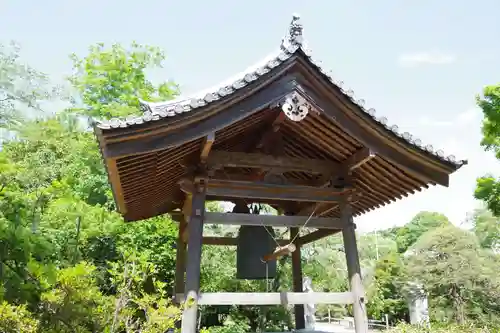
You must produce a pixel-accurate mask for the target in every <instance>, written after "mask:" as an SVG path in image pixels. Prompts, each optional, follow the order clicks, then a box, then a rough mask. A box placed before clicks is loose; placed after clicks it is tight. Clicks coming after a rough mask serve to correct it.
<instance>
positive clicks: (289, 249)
mask: <svg viewBox="0 0 500 333" xmlns="http://www.w3.org/2000/svg"><path fill="white" fill-rule="evenodd" d="M296 249H297V247H296V246H295V244H287V245H284V246H281V247H277V248H276V250H274V252H273V253H268V254H266V255H264V256H263V257H262V261H263V262H266V263H267V262H269V261H271V260H277V259H279V258H281V257H284V256H286V255H289V254H291V253H293V252H295V250H296Z"/></svg>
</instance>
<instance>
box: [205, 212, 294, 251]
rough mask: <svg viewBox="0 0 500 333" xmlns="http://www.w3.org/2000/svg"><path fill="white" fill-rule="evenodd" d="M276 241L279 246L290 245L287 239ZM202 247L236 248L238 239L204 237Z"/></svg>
mask: <svg viewBox="0 0 500 333" xmlns="http://www.w3.org/2000/svg"><path fill="white" fill-rule="evenodd" d="M205 214H206V213H205ZM276 241H277V242H278V244H279V245H280V246H283V245H287V244H289V243H290V240H288V239H277V240H276ZM203 245H225V246H236V245H238V238H233V237H211V236H205V237H203Z"/></svg>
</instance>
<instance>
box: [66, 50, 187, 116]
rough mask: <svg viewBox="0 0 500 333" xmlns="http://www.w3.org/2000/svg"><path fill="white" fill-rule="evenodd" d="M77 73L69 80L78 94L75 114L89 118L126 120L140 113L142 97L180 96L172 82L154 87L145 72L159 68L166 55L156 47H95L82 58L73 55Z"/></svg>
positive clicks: (153, 98)
mask: <svg viewBox="0 0 500 333" xmlns="http://www.w3.org/2000/svg"><path fill="white" fill-rule="evenodd" d="M71 59H72V60H73V66H74V74H73V75H72V76H71V77H70V78H69V81H70V82H71V84H72V86H73V87H74V89H75V90H76V92H77V96H76V97H74V98H73V104H74V108H73V111H74V112H76V113H78V114H81V115H85V116H88V117H93V118H98V119H109V118H112V117H127V116H130V115H134V114H137V113H138V112H140V111H139V98H140V99H143V100H148V101H151V100H157V99H159V100H167V99H171V98H173V97H175V96H177V95H178V94H179V88H178V86H177V85H176V84H175V83H174V82H171V81H167V82H164V83H161V84H159V85H155V84H153V83H152V82H151V81H149V80H148V79H147V78H146V71H147V70H150V69H155V68H160V67H161V66H162V62H163V60H164V59H165V54H164V53H163V52H162V51H161V50H160V49H159V48H157V47H152V46H145V45H139V44H137V43H133V44H132V45H131V47H129V48H125V47H123V46H121V45H120V44H114V45H112V46H111V47H110V48H107V47H106V46H105V45H104V44H101V43H99V44H96V45H93V46H91V47H90V48H89V54H88V55H87V56H86V57H84V58H83V59H81V58H79V57H78V56H77V55H72V57H71Z"/></svg>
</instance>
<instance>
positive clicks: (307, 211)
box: [296, 192, 363, 217]
mask: <svg viewBox="0 0 500 333" xmlns="http://www.w3.org/2000/svg"><path fill="white" fill-rule="evenodd" d="M362 197H363V193H361V192H355V193H353V194H352V196H351V202H353V203H355V202H358V201H359V200H360V199H361V198H362ZM338 206H339V205H338V203H335V204H333V205H332V204H331V203H327V202H317V203H314V204H310V205H308V206H307V207H304V208H302V209H301V210H300V211H298V212H297V213H296V215H308V216H309V215H311V214H312V213H313V212H314V216H317V217H321V216H323V215H325V214H328V213H329V212H331V211H332V210H334V209H336V208H338Z"/></svg>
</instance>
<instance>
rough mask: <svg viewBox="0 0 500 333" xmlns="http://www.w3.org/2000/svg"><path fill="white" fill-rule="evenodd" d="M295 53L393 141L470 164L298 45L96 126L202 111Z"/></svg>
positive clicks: (444, 161)
mask: <svg viewBox="0 0 500 333" xmlns="http://www.w3.org/2000/svg"><path fill="white" fill-rule="evenodd" d="M293 55H297V56H300V57H301V58H303V59H305V60H306V62H307V64H308V65H310V66H311V67H312V68H314V69H315V70H317V71H318V72H319V73H320V74H321V75H322V76H323V77H324V78H325V79H326V80H328V82H329V83H330V84H331V85H333V86H334V87H335V88H336V89H339V90H340V92H341V93H342V94H343V95H344V97H346V98H348V99H349V101H350V102H351V103H352V105H353V106H354V109H355V110H357V112H358V113H359V115H360V116H361V117H363V118H364V119H367V120H368V121H370V122H371V124H372V126H373V127H374V128H376V129H377V130H378V131H380V132H382V133H383V134H385V135H386V136H387V135H388V136H389V137H390V138H391V139H392V140H395V141H396V142H398V143H400V144H401V145H403V146H404V147H405V148H407V149H410V150H413V151H415V152H417V153H419V154H423V155H424V156H426V157H428V158H431V159H432V160H434V161H436V162H438V163H439V164H440V165H442V166H443V167H444V168H446V169H449V170H450V171H455V170H457V169H459V168H460V167H461V166H463V165H465V164H467V161H466V160H457V159H456V157H455V156H453V155H445V153H444V152H443V151H442V150H434V148H433V146H432V145H430V144H424V143H422V141H421V140H420V139H418V138H416V137H414V136H413V135H412V134H410V133H409V132H400V131H399V128H398V126H397V125H389V123H388V120H387V118H386V117H384V116H380V117H377V116H376V114H375V109H373V108H366V107H365V106H364V105H365V102H364V100H363V99H357V98H356V97H355V95H354V91H353V90H352V89H347V88H345V87H344V86H343V82H341V81H340V82H336V81H334V79H333V78H332V77H331V75H330V74H329V72H328V71H327V70H325V69H324V68H323V67H321V66H320V64H319V62H317V61H315V60H314V59H313V57H312V56H311V53H310V51H308V50H305V49H304V48H303V47H302V46H301V45H296V44H295V45H290V46H289V47H288V48H283V49H281V50H280V51H279V52H275V53H273V54H271V55H269V56H268V57H266V58H265V59H263V60H262V61H260V62H258V63H257V64H255V65H253V66H251V67H249V68H247V69H246V70H245V71H243V72H241V73H239V74H237V75H235V76H234V77H232V78H230V79H228V80H225V81H224V82H222V83H220V84H218V85H216V86H214V87H212V88H210V89H205V90H203V91H201V92H199V93H196V94H194V95H192V96H190V97H187V98H178V99H175V100H172V101H167V102H145V101H141V102H140V105H141V109H142V110H143V111H144V112H143V115H142V116H138V117H128V118H125V119H117V118H114V119H111V120H109V121H102V122H100V121H96V122H95V129H96V130H97V129H99V131H98V132H102V134H104V135H106V134H107V133H113V132H115V131H120V129H127V130H133V129H134V128H140V127H143V126H147V125H148V124H153V123H157V122H162V121H167V122H170V120H172V119H173V118H174V119H177V118H175V117H179V116H182V115H186V114H189V113H198V112H203V110H204V109H206V108H207V107H209V106H210V105H211V104H213V103H216V102H219V101H221V100H223V99H225V98H228V97H231V96H232V95H235V94H237V93H238V92H239V91H240V90H241V89H243V88H245V87H247V86H248V85H250V84H251V83H253V82H255V81H258V80H259V79H260V78H261V77H263V76H264V75H266V74H268V73H272V72H273V70H274V69H276V68H277V67H279V66H280V65H281V64H282V63H283V62H285V61H286V60H288V59H290V58H291V57H292V56H293Z"/></svg>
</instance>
